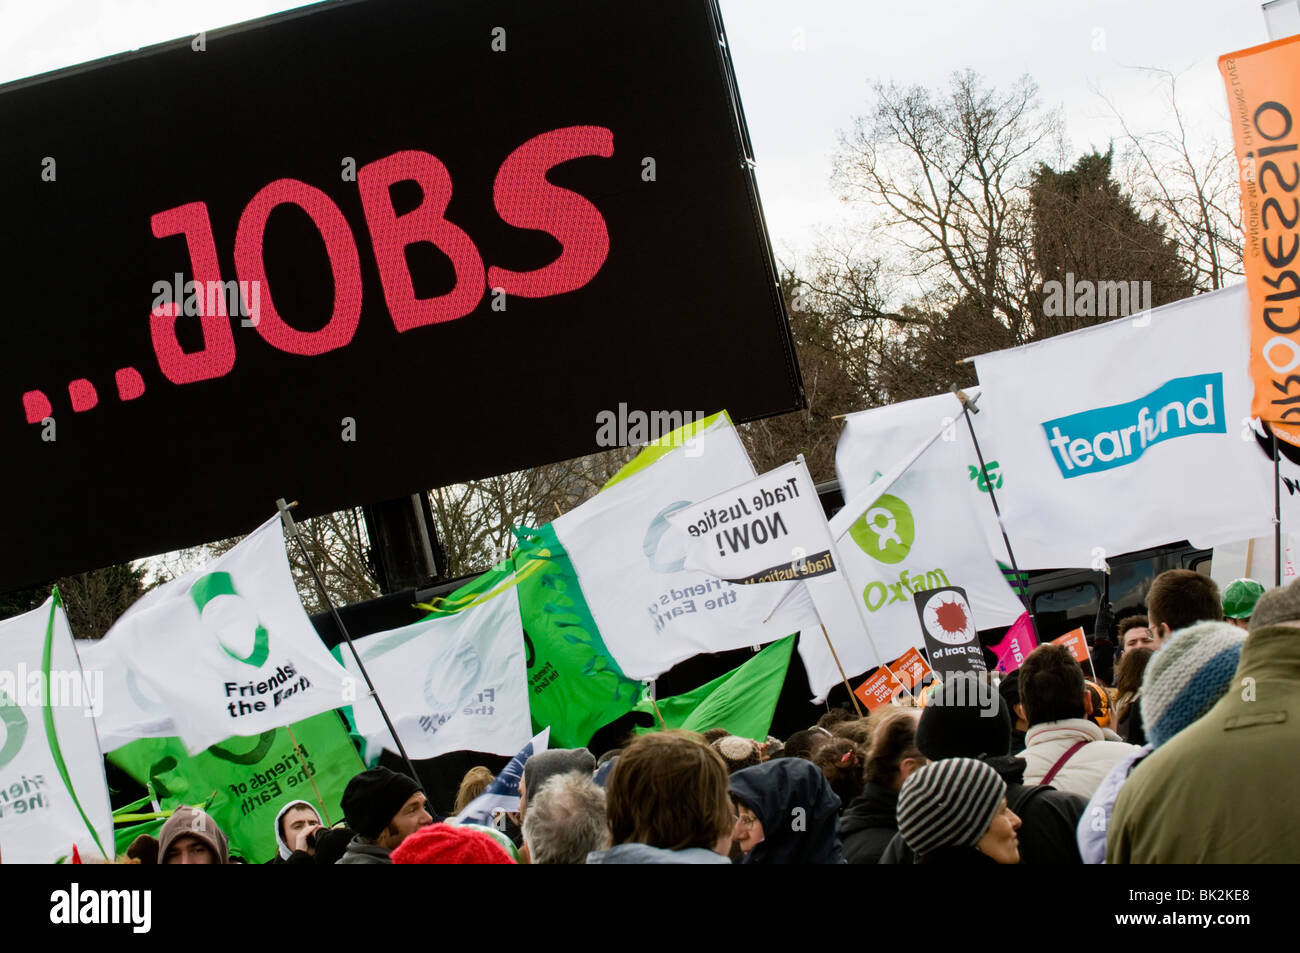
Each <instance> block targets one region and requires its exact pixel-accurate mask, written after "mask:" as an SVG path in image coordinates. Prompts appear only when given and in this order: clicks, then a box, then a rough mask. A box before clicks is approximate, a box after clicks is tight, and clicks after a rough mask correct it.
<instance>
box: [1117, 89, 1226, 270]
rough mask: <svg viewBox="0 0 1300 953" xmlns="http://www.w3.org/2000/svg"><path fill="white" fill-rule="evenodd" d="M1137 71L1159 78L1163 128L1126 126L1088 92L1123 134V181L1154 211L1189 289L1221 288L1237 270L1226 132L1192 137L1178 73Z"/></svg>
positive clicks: (1120, 115) (1143, 206) (1144, 207)
mask: <svg viewBox="0 0 1300 953" xmlns="http://www.w3.org/2000/svg"><path fill="white" fill-rule="evenodd" d="M1142 69H1143V72H1147V73H1152V74H1155V75H1156V76H1159V77H1161V78H1162V80H1163V84H1164V87H1165V89H1164V93H1165V99H1166V102H1167V103H1168V106H1169V110H1168V116H1169V126H1168V128H1165V129H1158V130H1153V131H1148V132H1140V131H1138V130H1136V129H1134V128H1133V126H1132V125H1131V124H1130V123H1129V121H1128V120H1127V119H1126V118H1125V116H1124V114H1123V113H1122V112H1120V110H1119V109H1118V108H1117V107H1116V106H1115V104H1114V103H1113V102H1111V100H1110V99H1108V98H1107V97H1106V96H1105V95H1103V94H1102V93H1101V92H1100V91H1096V92H1097V95H1098V96H1099V97H1100V98H1101V99H1102V100H1103V101H1104V102H1105V103H1106V106H1107V107H1108V108H1109V109H1110V112H1111V114H1112V115H1113V116H1114V117H1115V120H1116V121H1117V122H1118V123H1119V126H1120V129H1121V130H1123V133H1124V140H1125V143H1126V145H1127V149H1126V155H1125V158H1126V163H1125V165H1126V168H1125V172H1124V180H1125V183H1126V185H1127V186H1128V189H1129V191H1130V192H1132V193H1133V195H1134V197H1135V199H1136V200H1137V204H1138V207H1139V208H1140V209H1141V210H1142V211H1144V212H1147V213H1152V212H1154V213H1155V214H1156V215H1157V216H1158V217H1159V218H1160V220H1161V222H1163V223H1164V224H1165V226H1166V227H1167V228H1168V229H1169V232H1170V234H1171V235H1172V236H1173V238H1174V240H1175V241H1176V242H1177V243H1178V247H1179V251H1180V256H1181V258H1182V261H1183V264H1184V266H1185V267H1186V268H1187V270H1188V271H1189V272H1190V273H1191V275H1192V279H1193V282H1194V283H1195V285H1196V289H1197V290H1198V291H1212V290H1215V289H1217V288H1222V287H1224V285H1225V284H1226V283H1228V281H1229V280H1230V279H1231V278H1232V277H1235V276H1240V275H1242V274H1243V271H1242V266H1241V246H1242V231H1241V183H1240V179H1239V172H1238V167H1237V158H1236V153H1235V151H1234V148H1233V144H1232V138H1231V135H1230V134H1229V135H1228V136H1227V137H1219V136H1213V135H1211V136H1199V137H1197V136H1195V135H1194V133H1193V132H1192V130H1190V129H1189V128H1188V123H1187V120H1186V118H1185V117H1184V115H1183V111H1182V109H1181V108H1180V107H1179V105H1178V77H1177V76H1175V75H1174V74H1173V73H1171V72H1170V71H1169V70H1165V69H1154V68H1149V67H1143V68H1142Z"/></svg>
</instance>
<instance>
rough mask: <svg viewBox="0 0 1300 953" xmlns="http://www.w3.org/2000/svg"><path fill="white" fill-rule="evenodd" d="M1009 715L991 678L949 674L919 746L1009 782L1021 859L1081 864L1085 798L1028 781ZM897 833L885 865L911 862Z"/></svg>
mask: <svg viewBox="0 0 1300 953" xmlns="http://www.w3.org/2000/svg"><path fill="white" fill-rule="evenodd" d="M1010 743H1011V714H1010V711H1009V710H1008V708H1007V705H1006V702H1005V701H1004V699H1003V696H1002V694H1001V693H1000V692H996V691H994V690H993V686H992V685H991V684H990V682H989V677H988V676H987V675H985V674H979V673H975V672H969V673H963V674H953V675H950V676H948V678H947V680H946V681H945V682H944V683H943V685H942V686H941V687H940V688H939V689H938V690H936V691H935V693H934V696H933V698H932V699H931V701H930V704H928V705H927V706H926V708H925V711H924V713H923V714H922V715H921V720H920V723H919V725H918V726H917V733H916V744H917V748H918V749H919V750H920V752H921V754H922V755H923V756H924V757H925V758H928V759H930V760H931V761H943V760H947V759H950V758H970V759H973V760H976V761H982V762H984V763H985V764H987V765H988V766H989V767H991V768H993V770H995V771H996V772H997V773H998V776H999V777H1000V778H1002V781H1003V783H1004V784H1005V785H1006V797H1007V803H1008V806H1009V807H1010V809H1011V812H1012V813H1013V814H1015V815H1016V816H1017V817H1019V818H1020V819H1021V822H1022V826H1021V828H1020V830H1019V834H1018V836H1019V842H1020V861H1021V863H1025V864H1077V863H1079V849H1078V846H1077V844H1076V841H1075V826H1076V825H1077V823H1078V821H1079V817H1080V815H1082V813H1083V809H1084V805H1085V804H1086V801H1085V799H1084V798H1082V797H1079V796H1078V795H1074V794H1068V793H1066V792H1064V791H1058V790H1056V789H1055V788H1053V787H1051V786H1049V785H1043V784H1026V783H1024V774H1025V762H1024V760H1023V759H1021V758H1017V757H1013V756H1011V755H1010V754H1009V753H1008V749H1009V747H1010ZM914 860H915V858H914V857H912V855H911V852H910V851H909V850H908V849H907V845H906V842H905V841H904V839H903V838H902V837H901V836H899V837H895V838H894V839H893V841H891V842H890V844H889V845H888V846H887V847H886V848H885V852H884V854H882V856H881V861H880V862H881V863H912V862H914Z"/></svg>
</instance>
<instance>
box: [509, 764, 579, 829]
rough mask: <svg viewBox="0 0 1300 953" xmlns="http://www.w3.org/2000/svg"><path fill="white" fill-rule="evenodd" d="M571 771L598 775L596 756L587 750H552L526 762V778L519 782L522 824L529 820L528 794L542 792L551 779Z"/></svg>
mask: <svg viewBox="0 0 1300 953" xmlns="http://www.w3.org/2000/svg"><path fill="white" fill-rule="evenodd" d="M570 771H577V772H578V773H579V774H581V775H583V776H584V777H588V778H589V777H591V776H592V775H593V774H595V773H596V758H595V756H594V755H593V754H592V753H591V752H590V751H588V750H587V749H586V748H551V749H549V750H547V751H539V752H537V753H536V754H535V755H533V756H532V757H531V758H529V759H528V760H527V761H525V762H524V776H523V778H522V779H521V780H520V782H519V817H520V822H521V823H522V822H523V821H524V820H527V818H528V792H529V791H540V790H541V788H542V785H543V784H545V783H546V782H547V781H548V780H549V779H550V778H553V777H555V776H556V775H557V774H568V773H569V772H570Z"/></svg>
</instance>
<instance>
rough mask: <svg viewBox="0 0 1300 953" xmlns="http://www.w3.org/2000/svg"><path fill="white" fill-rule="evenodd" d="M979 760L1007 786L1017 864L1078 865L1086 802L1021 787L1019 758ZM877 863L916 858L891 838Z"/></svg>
mask: <svg viewBox="0 0 1300 953" xmlns="http://www.w3.org/2000/svg"><path fill="white" fill-rule="evenodd" d="M1081 750H1082V749H1081ZM980 760H981V761H983V762H984V763H985V764H987V765H988V766H989V767H991V768H993V770H995V771H997V773H998V775H999V776H1000V777H1001V778H1002V780H1003V781H1005V782H1006V784H1007V806H1008V807H1009V808H1011V811H1012V813H1014V814H1015V815H1017V816H1018V817H1019V818H1020V830H1019V831H1017V832H1016V833H1017V834H1018V836H1019V838H1020V862H1021V863H1022V864H1031V865H1033V864H1077V863H1079V862H1080V860H1079V843H1078V840H1077V838H1076V830H1077V827H1078V824H1079V818H1080V816H1082V814H1083V811H1084V808H1085V807H1087V802H1086V801H1085V800H1084V799H1083V798H1081V797H1079V796H1078V795H1076V794H1069V793H1067V792H1065V791H1058V790H1056V788H1055V787H1054V786H1053V785H1042V784H1025V783H1024V774H1025V764H1024V762H1023V761H1022V760H1021V759H1020V758H1016V757H1012V756H1010V755H1000V756H998V757H994V758H981V759H980ZM1058 777H1059V775H1058ZM880 863H882V864H914V863H916V856H915V854H913V853H912V851H911V849H910V848H908V846H907V845H906V844H905V843H904V842H903V838H902V836H901V835H895V836H894V838H893V840H891V841H890V842H889V846H888V847H887V848H885V852H884V854H882V855H881V858H880Z"/></svg>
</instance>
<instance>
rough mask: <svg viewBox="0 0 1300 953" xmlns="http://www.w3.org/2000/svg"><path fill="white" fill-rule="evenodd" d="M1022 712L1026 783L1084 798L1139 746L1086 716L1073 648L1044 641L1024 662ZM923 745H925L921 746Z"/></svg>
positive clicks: (1088, 703) (1087, 703)
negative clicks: (1127, 741) (1043, 785)
mask: <svg viewBox="0 0 1300 953" xmlns="http://www.w3.org/2000/svg"><path fill="white" fill-rule="evenodd" d="M1019 672H1020V705H1019V709H1018V710H1019V712H1020V714H1021V715H1022V716H1023V717H1024V719H1025V722H1026V724H1028V725H1029V730H1028V731H1027V732H1025V750H1024V752H1023V753H1022V754H1021V757H1023V758H1024V759H1025V762H1026V765H1027V767H1026V768H1025V777H1024V782H1025V783H1026V784H1050V785H1051V786H1052V787H1054V788H1056V789H1057V790H1058V791H1065V792H1068V793H1070V794H1077V795H1079V796H1080V797H1082V798H1084V799H1085V800H1086V799H1088V798H1090V797H1092V795H1093V792H1095V791H1096V790H1097V785H1099V784H1100V783H1101V781H1102V778H1104V777H1105V776H1106V775H1107V774H1108V773H1109V772H1110V769H1111V768H1112V767H1113V766H1114V764H1115V762H1116V761H1119V760H1121V759H1122V758H1124V757H1125V756H1127V755H1128V754H1130V753H1131V752H1132V751H1133V750H1134V748H1135V746H1134V745H1130V744H1126V743H1125V742H1123V741H1120V740H1119V736H1118V735H1116V734H1115V733H1114V732H1112V731H1108V730H1107V729H1104V728H1101V727H1099V726H1097V725H1095V724H1093V723H1092V722H1091V721H1089V720H1088V716H1089V715H1090V714H1092V695H1091V693H1090V692H1089V691H1088V690H1087V688H1086V687H1085V685H1084V681H1083V670H1082V669H1081V668H1080V667H1079V663H1078V662H1076V661H1075V660H1074V657H1073V656H1072V655H1071V654H1070V651H1069V649H1067V648H1065V646H1062V645H1052V644H1048V645H1040V646H1039V647H1038V648H1036V649H1034V650H1033V651H1032V652H1030V653H1029V655H1028V656H1027V657H1026V658H1025V661H1024V664H1023V665H1021V666H1020V669H1019ZM922 750H925V749H922Z"/></svg>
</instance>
